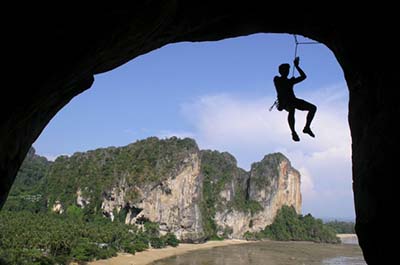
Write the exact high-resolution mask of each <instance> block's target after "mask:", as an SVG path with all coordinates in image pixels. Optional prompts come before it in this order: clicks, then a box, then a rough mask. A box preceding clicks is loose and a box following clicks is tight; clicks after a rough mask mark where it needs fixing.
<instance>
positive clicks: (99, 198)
mask: <svg viewBox="0 0 400 265" xmlns="http://www.w3.org/2000/svg"><path fill="white" fill-rule="evenodd" d="M283 205H287V206H293V207H294V209H295V211H296V212H297V213H300V212H301V193H300V174H299V172H298V171H297V170H296V169H294V168H293V167H292V166H291V164H290V161H289V160H288V159H287V158H286V157H285V156H284V155H283V154H281V153H274V154H269V155H266V156H265V157H264V158H263V159H262V160H261V161H259V162H256V163H253V164H252V166H251V170H250V171H248V172H247V171H245V170H243V169H241V168H239V167H238V166H237V162H236V159H235V158H234V157H233V156H232V155H231V154H229V153H226V152H222V153H221V152H218V151H211V150H199V148H198V146H197V144H196V142H195V141H194V140H193V139H190V138H185V139H179V138H176V137H172V138H169V139H163V140H160V139H158V138H156V137H150V138H148V139H145V140H141V141H137V142H135V143H132V144H129V145H127V146H123V147H109V148H100V149H96V150H92V151H88V152H78V153H75V154H73V155H72V156H60V157H58V158H57V159H56V160H55V161H54V162H50V161H47V159H46V158H44V157H41V156H38V155H36V154H35V150H34V149H33V148H32V149H31V150H30V152H29V154H28V156H27V157H26V159H25V161H24V163H23V165H22V167H21V169H20V171H19V173H18V176H17V178H16V180H15V183H14V186H13V188H12V190H11V193H10V196H9V199H8V200H7V203H6V205H5V206H4V210H6V211H7V210H12V211H15V210H21V209H28V210H30V211H35V212H39V211H54V212H58V213H60V214H63V213H65V212H66V211H68V209H69V208H71V207H72V208H73V207H78V208H81V209H82V211H83V212H84V214H85V216H88V217H90V216H93V215H102V216H105V217H107V218H110V219H111V220H115V219H118V220H122V221H123V222H125V223H127V224H140V222H141V220H150V221H152V222H155V223H158V224H159V228H160V231H161V232H163V233H168V232H170V233H173V234H175V235H176V236H177V237H178V238H179V239H181V240H183V241H190V242H193V241H196V242H197V241H203V240H206V239H207V238H213V237H226V238H241V237H243V235H244V233H245V232H257V231H260V230H262V229H264V228H265V226H266V225H269V224H271V223H272V222H273V220H274V218H275V216H276V214H277V212H278V210H279V209H280V208H281V207H282V206H283Z"/></svg>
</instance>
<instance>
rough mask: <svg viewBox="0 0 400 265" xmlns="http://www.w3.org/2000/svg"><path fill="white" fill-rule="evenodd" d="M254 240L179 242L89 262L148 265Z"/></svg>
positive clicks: (98, 264) (105, 264)
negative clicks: (176, 244)
mask: <svg viewBox="0 0 400 265" xmlns="http://www.w3.org/2000/svg"><path fill="white" fill-rule="evenodd" d="M251 242H252V241H247V240H241V239H229V240H223V241H207V242H205V243H201V244H185V243H182V244H179V246H177V247H166V248H160V249H148V250H145V251H142V252H137V253H136V254H135V255H132V254H128V253H118V256H116V257H112V258H109V259H102V260H96V261H91V262H88V264H89V265H147V264H149V263H151V262H153V261H156V260H160V259H164V258H169V257H172V256H177V255H182V254H185V253H187V252H190V251H195V250H201V249H210V248H214V247H222V246H229V245H237V244H247V243H251Z"/></svg>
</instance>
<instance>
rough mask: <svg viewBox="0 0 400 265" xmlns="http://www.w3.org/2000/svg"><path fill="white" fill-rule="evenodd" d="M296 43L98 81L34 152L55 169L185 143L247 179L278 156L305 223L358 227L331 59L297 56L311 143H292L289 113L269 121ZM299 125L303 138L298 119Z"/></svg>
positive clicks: (267, 43) (131, 69)
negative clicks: (294, 185)
mask: <svg viewBox="0 0 400 265" xmlns="http://www.w3.org/2000/svg"><path fill="white" fill-rule="evenodd" d="M292 38H293V37H292V36H291V35H287V34H255V35H251V36H246V37H238V38H234V39H225V40H222V41H218V42H202V43H177V44H171V45H167V46H165V47H163V48H160V49H158V50H155V51H153V52H151V53H148V54H146V55H143V56H141V57H139V58H136V59H135V60H133V61H131V62H129V63H127V64H125V65H123V66H121V67H119V68H117V69H115V70H113V71H110V72H107V73H104V74H99V75H97V76H95V83H94V84H93V86H92V88H91V89H89V90H87V91H86V92H84V93H82V94H81V95H80V96H79V97H76V98H74V99H73V100H72V101H71V102H70V103H69V104H68V105H67V106H65V107H64V108H63V109H62V110H61V111H60V112H59V113H58V114H57V116H56V117H55V118H54V119H53V120H52V121H51V122H50V123H49V125H48V126H47V127H46V129H45V130H44V131H43V133H42V135H41V136H40V137H39V138H38V140H37V141H36V142H35V143H34V147H35V148H36V150H37V153H38V154H40V155H45V156H47V157H48V158H50V159H53V158H55V157H57V156H58V155H60V154H67V155H72V154H73V153H74V152H77V151H79V152H85V151H87V150H93V149H96V148H99V147H107V146H123V145H127V144H130V143H132V142H134V141H136V140H139V139H144V138H147V137H150V136H157V137H159V138H166V137H172V136H177V137H190V138H194V139H195V140H196V141H197V142H198V144H199V146H200V148H201V149H216V150H219V151H228V152H230V153H232V154H233V155H234V156H235V157H236V158H237V159H238V163H239V166H240V167H242V168H244V169H246V170H248V169H249V168H250V165H251V163H252V162H255V161H259V160H260V159H261V158H262V157H263V156H264V155H266V154H268V153H272V152H277V151H279V152H282V153H284V154H285V155H287V156H288V158H289V159H290V160H291V161H292V164H293V166H294V167H295V168H298V169H299V171H300V172H301V175H302V194H303V213H304V214H307V213H311V214H313V215H314V216H315V217H318V218H323V219H326V220H328V219H341V220H346V221H354V218H355V217H354V205H353V194H352V188H351V149H350V143H351V139H350V132H349V128H348V124H347V115H348V108H347V105H348V90H347V86H346V82H345V80H344V78H343V72H342V70H341V68H340V66H339V65H338V63H337V61H336V59H335V58H334V56H333V54H332V52H331V51H330V50H328V49H327V48H326V47H325V46H322V45H319V46H318V47H314V46H313V47H306V46H304V47H299V51H298V53H299V54H298V55H300V57H301V66H302V68H303V69H304V71H306V73H307V75H308V79H307V81H305V82H304V83H302V84H299V85H298V86H296V87H295V92H296V94H297V95H299V97H302V98H311V99H312V100H313V102H316V104H317V105H318V107H319V109H318V113H317V115H316V118H315V121H314V124H315V125H314V128H315V129H314V131H315V133H316V138H315V139H310V138H309V137H307V136H305V135H300V137H301V141H300V143H293V142H292V140H291V138H290V131H289V128H288V125H287V122H286V113H284V112H282V113H279V112H276V111H274V112H269V111H268V108H269V106H270V103H271V102H273V100H274V99H275V96H276V94H275V93H276V92H275V89H274V87H273V82H272V79H273V76H274V75H276V74H277V72H278V71H277V67H278V65H279V64H281V63H284V62H287V63H290V64H291V63H292V61H293V40H292ZM296 120H297V128H299V127H300V126H302V125H303V124H304V123H305V115H304V113H301V112H299V113H298V114H297V119H296ZM77 124H79V126H77ZM59 143H62V145H60V144H59Z"/></svg>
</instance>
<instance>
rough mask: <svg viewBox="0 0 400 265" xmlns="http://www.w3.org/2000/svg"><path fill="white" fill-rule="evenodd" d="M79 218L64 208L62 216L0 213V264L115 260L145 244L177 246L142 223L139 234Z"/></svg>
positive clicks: (113, 224)
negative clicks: (118, 253)
mask: <svg viewBox="0 0 400 265" xmlns="http://www.w3.org/2000/svg"><path fill="white" fill-rule="evenodd" d="M78 209H79V208H78ZM79 210H80V209H79ZM80 217H82V214H81V212H79V211H77V209H76V208H75V207H68V209H67V214H65V215H56V214H52V213H38V214H35V213H31V212H27V211H21V212H12V211H11V212H5V211H2V212H1V213H0V231H1V233H0V264H2V263H4V264H68V263H69V262H71V261H77V262H86V261H90V260H93V259H95V258H96V259H100V258H102V259H103V258H109V257H112V256H115V255H116V253H117V251H124V252H129V253H132V254H134V253H135V252H137V251H143V250H145V249H147V248H148V247H149V243H151V245H152V247H154V248H159V247H164V246H167V245H171V246H176V245H177V244H179V241H178V240H177V239H176V237H175V236H174V235H172V234H167V235H166V236H162V237H160V235H159V232H158V225H157V224H155V223H149V222H148V223H145V230H144V231H143V230H141V229H138V228H137V227H136V226H131V225H125V224H123V223H120V222H111V221H109V220H107V219H105V218H94V219H92V220H91V222H86V221H84V220H82V219H80ZM146 229H148V230H146Z"/></svg>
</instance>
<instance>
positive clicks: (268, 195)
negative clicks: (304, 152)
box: [215, 153, 301, 238]
mask: <svg viewBox="0 0 400 265" xmlns="http://www.w3.org/2000/svg"><path fill="white" fill-rule="evenodd" d="M240 182H242V183H240ZM300 183H301V181H300V174H299V172H298V171H297V170H296V169H294V168H292V167H291V165H290V162H289V160H288V159H287V158H286V157H284V156H283V155H282V154H280V153H277V154H271V155H267V156H265V157H264V159H263V160H262V161H261V162H258V163H254V164H253V165H252V167H251V170H250V172H249V175H248V177H246V178H245V179H244V180H242V181H235V180H234V181H232V182H230V183H229V184H228V185H226V187H225V189H224V190H223V191H222V192H221V193H220V197H222V199H223V200H224V203H225V205H229V203H231V202H232V201H233V200H235V192H236V191H235V190H238V189H243V188H242V187H238V186H237V185H238V184H239V185H245V186H244V189H245V191H246V197H247V201H250V202H253V203H258V204H259V206H261V209H260V210H259V211H257V212H255V213H254V212H251V211H239V210H237V209H229V208H225V209H224V210H220V211H218V212H217V213H216V218H215V219H216V223H217V225H218V226H219V227H220V231H219V232H220V235H222V234H223V233H222V232H223V231H226V230H227V229H228V230H229V231H232V234H230V235H229V237H231V238H241V237H242V236H243V234H244V233H245V232H246V231H249V232H256V231H260V230H261V229H264V228H265V226H266V225H269V224H271V223H272V222H273V220H274V218H275V216H276V213H277V211H278V210H279V209H280V208H281V207H282V206H283V205H288V206H293V207H294V208H295V209H296V212H297V213H299V214H300V213H301V192H300V191H301V189H300ZM236 196H237V195H236Z"/></svg>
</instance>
